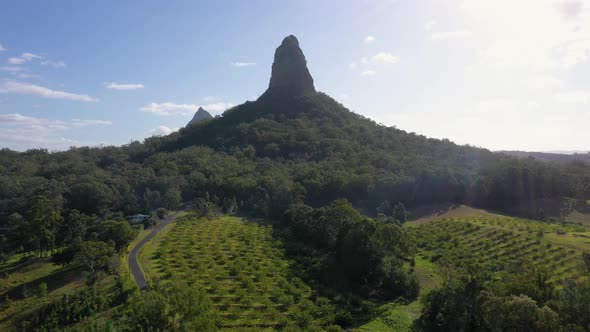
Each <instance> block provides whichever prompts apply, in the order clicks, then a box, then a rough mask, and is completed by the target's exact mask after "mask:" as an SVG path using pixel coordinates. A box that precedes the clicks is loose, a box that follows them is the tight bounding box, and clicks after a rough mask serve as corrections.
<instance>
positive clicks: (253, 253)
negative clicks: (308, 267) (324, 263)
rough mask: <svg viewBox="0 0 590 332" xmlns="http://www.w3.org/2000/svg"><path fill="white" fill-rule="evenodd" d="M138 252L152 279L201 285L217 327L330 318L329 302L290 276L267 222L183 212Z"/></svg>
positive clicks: (314, 321)
mask: <svg viewBox="0 0 590 332" xmlns="http://www.w3.org/2000/svg"><path fill="white" fill-rule="evenodd" d="M155 248H157V249H155ZM141 256H142V257H141V259H142V266H143V268H144V271H145V272H146V273H147V274H148V275H149V277H150V280H152V282H153V281H155V280H157V279H168V280H185V281H187V282H189V284H191V285H194V286H195V287H201V288H203V289H204V290H205V291H206V292H207V294H208V297H209V298H210V300H211V301H212V303H213V305H214V307H215V308H216V309H217V312H218V316H219V317H220V322H221V326H222V328H225V329H234V328H255V329H256V330H261V329H276V328H282V327H284V326H288V325H298V326H299V327H304V326H306V325H316V326H322V325H326V324H327V323H328V322H329V321H330V316H331V312H330V311H331V308H332V306H331V305H330V304H329V303H328V301H327V300H326V299H322V298H316V297H315V296H314V292H313V291H312V289H311V288H310V287H309V286H308V285H306V284H305V283H304V282H303V281H302V280H301V279H299V278H297V277H296V276H294V274H293V272H292V270H291V268H290V262H289V261H288V260H287V259H286V258H285V255H284V253H283V249H282V245H281V242H279V241H276V240H274V239H273V237H272V229H271V226H265V225H260V224H257V223H252V222H248V221H246V220H244V219H241V218H237V217H230V216H224V217H219V218H217V219H214V220H205V219H197V218H194V217H190V216H188V217H185V218H181V219H180V220H179V221H178V222H177V223H176V224H175V225H174V227H171V228H170V229H168V230H167V233H166V234H165V235H164V236H159V237H157V238H155V239H154V241H153V242H152V243H150V244H149V245H147V246H146V247H145V249H144V250H143V251H142V254H141ZM144 262H147V263H148V264H146V265H143V264H144Z"/></svg>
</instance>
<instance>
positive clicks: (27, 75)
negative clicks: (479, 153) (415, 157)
mask: <svg viewBox="0 0 590 332" xmlns="http://www.w3.org/2000/svg"><path fill="white" fill-rule="evenodd" d="M5 7H6V8H4V9H3V11H2V12H1V13H0V28H1V31H3V33H2V34H0V141H1V143H0V147H8V148H11V149H15V150H25V149H29V148H35V147H41V148H48V149H50V150H56V149H57V150H60V149H66V148H68V147H69V146H81V145H99V144H105V145H120V144H125V143H128V142H130V141H131V140H142V139H144V138H146V137H149V136H151V135H154V134H156V135H164V134H168V133H170V132H172V131H174V130H176V129H178V128H179V127H182V126H184V125H185V124H186V123H187V122H188V121H189V120H190V119H191V118H192V116H193V114H194V112H195V111H196V110H197V109H198V107H201V106H202V107H204V108H205V109H207V110H208V111H209V112H211V113H212V114H213V115H216V114H221V113H222V112H223V111H224V110H225V109H227V108H229V107H231V106H233V105H237V104H241V103H242V102H244V101H246V100H252V99H255V98H257V97H258V96H259V95H260V94H261V93H262V92H264V90H265V89H266V87H267V85H268V80H269V78H270V67H271V64H272V60H273V57H272V56H273V53H274V50H275V48H276V47H277V46H278V45H279V44H280V42H281V40H282V38H284V37H285V36H287V35H289V34H294V35H296V36H297V37H298V38H299V42H300V44H301V48H302V49H303V52H304V53H305V55H306V57H307V61H308V66H309V69H310V72H311V74H312V76H313V78H314V82H315V85H316V88H317V89H318V90H319V91H322V92H325V93H327V94H329V95H330V96H332V97H333V98H335V99H336V100H338V101H339V102H341V103H342V104H343V105H344V106H346V107H347V108H349V109H351V110H352V111H354V112H357V113H359V114H362V115H364V116H367V117H369V118H371V119H373V120H375V121H377V122H379V123H382V124H384V125H387V126H396V127H397V128H400V129H403V130H406V131H409V132H415V133H417V134H420V135H425V136H428V137H434V138H448V139H450V140H451V141H453V142H456V143H458V144H470V145H473V146H480V147H484V148H488V149H491V150H524V151H546V152H555V151H558V152H560V153H563V152H586V151H588V150H590V145H589V144H590V143H588V142H589V141H590V131H588V130H587V125H586V123H588V122H589V120H590V113H589V112H588V111H587V110H586V108H587V107H588V106H589V104H590V80H589V79H588V77H590V76H589V75H588V73H589V72H590V62H589V59H590V6H589V5H588V4H587V3H584V2H583V1H581V0H559V1H557V0H555V1H554V0H541V1H539V0H523V1H519V2H518V3H514V2H510V1H507V0H502V1H484V0H475V1H473V0H471V1H452V0H449V1H434V0H428V1H423V2H420V3H416V2H413V1H404V0H398V1H392V0H388V1H345V2H322V3H320V4H318V3H315V2H312V1H300V2H296V3H274V2H270V1H255V2H248V4H242V3H237V4H236V3H234V2H229V1H218V2H206V3H193V2H188V1H186V2H185V1H181V2H174V3H172V4H167V5H166V6H162V5H161V3H158V2H155V1H146V2H126V3H124V4H120V3H118V2H113V1H109V2H101V3H100V4H98V3H97V4H95V3H74V2H69V3H65V2H64V3H60V4H58V5H56V4H52V3H44V2H42V3H37V2H31V1H21V2H19V3H13V4H10V6H5ZM28 22H34V23H35V24H29V23H28ZM269 27H272V29H269Z"/></svg>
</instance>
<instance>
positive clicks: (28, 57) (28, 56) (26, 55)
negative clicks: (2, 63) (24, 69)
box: [20, 53, 41, 61]
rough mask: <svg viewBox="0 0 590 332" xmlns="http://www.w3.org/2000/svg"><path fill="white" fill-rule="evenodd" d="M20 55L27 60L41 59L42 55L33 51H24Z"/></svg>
mask: <svg viewBox="0 0 590 332" xmlns="http://www.w3.org/2000/svg"><path fill="white" fill-rule="evenodd" d="M20 57H21V59H24V60H26V61H31V60H33V59H41V56H40V55H37V54H33V53H23V54H22V55H21V56H20Z"/></svg>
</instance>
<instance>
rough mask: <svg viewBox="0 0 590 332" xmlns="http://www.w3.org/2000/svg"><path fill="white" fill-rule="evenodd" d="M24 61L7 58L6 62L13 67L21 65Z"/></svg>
mask: <svg viewBox="0 0 590 332" xmlns="http://www.w3.org/2000/svg"><path fill="white" fill-rule="evenodd" d="M25 61H26V60H25V59H22V58H9V59H8V62H9V63H11V64H13V65H22V64H23V63H25Z"/></svg>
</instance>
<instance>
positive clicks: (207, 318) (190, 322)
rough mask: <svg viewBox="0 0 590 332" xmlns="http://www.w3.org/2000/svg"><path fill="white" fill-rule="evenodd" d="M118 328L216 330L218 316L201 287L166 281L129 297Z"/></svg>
mask: <svg viewBox="0 0 590 332" xmlns="http://www.w3.org/2000/svg"><path fill="white" fill-rule="evenodd" d="M118 327H119V328H120V329H121V330H122V331H170V332H174V331H215V330H217V317H216V315H215V311H214V309H213V306H212V305H211V302H210V301H209V299H208V298H207V296H206V295H205V293H204V292H203V291H202V290H201V289H199V288H197V287H194V286H193V287H189V286H188V285H187V284H185V283H182V282H180V283H171V282H166V283H163V284H160V285H158V286H157V287H156V288H155V289H153V290H152V291H150V292H145V293H142V294H140V295H139V296H136V297H134V298H132V299H131V301H130V303H129V305H128V306H127V308H126V309H125V312H124V314H123V318H122V319H121V321H120V322H119V324H118Z"/></svg>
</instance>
